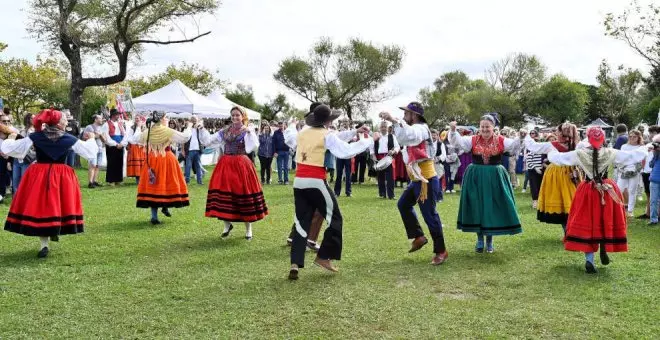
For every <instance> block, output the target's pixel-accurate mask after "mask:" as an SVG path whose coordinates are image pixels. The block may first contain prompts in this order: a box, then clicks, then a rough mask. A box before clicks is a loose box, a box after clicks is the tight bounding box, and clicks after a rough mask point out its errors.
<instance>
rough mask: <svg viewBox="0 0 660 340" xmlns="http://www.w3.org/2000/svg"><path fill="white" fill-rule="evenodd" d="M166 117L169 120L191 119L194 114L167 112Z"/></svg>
mask: <svg viewBox="0 0 660 340" xmlns="http://www.w3.org/2000/svg"><path fill="white" fill-rule="evenodd" d="M165 117H167V118H184V119H185V118H190V117H192V113H190V112H167V113H165Z"/></svg>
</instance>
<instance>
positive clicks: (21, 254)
mask: <svg viewBox="0 0 660 340" xmlns="http://www.w3.org/2000/svg"><path fill="white" fill-rule="evenodd" d="M35 245H38V243H35ZM37 248H38V247H36V246H35V247H34V249H29V250H20V251H17V252H13V253H6V254H2V255H0V262H2V263H3V264H2V266H1V267H6V268H9V267H12V268H18V267H26V266H29V267H34V266H38V265H39V264H41V263H43V262H44V261H47V259H40V258H37V253H38V252H39V250H38V249H37Z"/></svg>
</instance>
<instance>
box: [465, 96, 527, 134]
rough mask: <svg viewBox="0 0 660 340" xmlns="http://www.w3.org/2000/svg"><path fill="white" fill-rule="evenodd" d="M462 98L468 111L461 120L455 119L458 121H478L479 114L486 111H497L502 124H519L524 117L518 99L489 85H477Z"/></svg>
mask: <svg viewBox="0 0 660 340" xmlns="http://www.w3.org/2000/svg"><path fill="white" fill-rule="evenodd" d="M463 100H464V101H465V103H466V104H467V105H468V108H469V112H468V114H467V115H466V117H465V118H464V119H463V120H462V119H458V120H457V121H460V122H464V123H468V122H478V121H479V120H480V118H481V116H483V115H484V114H485V113H488V112H497V113H498V114H499V115H500V118H501V120H502V121H501V124H502V126H504V124H506V125H509V126H515V125H519V124H520V123H521V122H522V121H523V118H524V117H523V115H522V113H521V109H520V105H519V103H518V101H516V100H514V99H513V98H511V97H510V96H508V95H507V94H506V93H504V92H503V91H501V90H498V89H495V88H493V87H491V86H484V87H477V88H475V89H473V90H471V91H470V92H468V93H466V94H465V96H464V98H463ZM504 117H506V121H505V120H504V119H503V118H504Z"/></svg>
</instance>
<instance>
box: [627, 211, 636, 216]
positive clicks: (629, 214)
mask: <svg viewBox="0 0 660 340" xmlns="http://www.w3.org/2000/svg"><path fill="white" fill-rule="evenodd" d="M626 215H627V216H628V217H635V214H634V213H633V212H632V211H629V212H628V213H627V214H626Z"/></svg>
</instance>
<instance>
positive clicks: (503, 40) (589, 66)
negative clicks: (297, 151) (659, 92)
mask: <svg viewBox="0 0 660 340" xmlns="http://www.w3.org/2000/svg"><path fill="white" fill-rule="evenodd" d="M26 3H27V1H25V0H0V8H2V20H1V21H0V23H1V25H2V26H1V27H2V28H0V41H2V42H5V43H7V44H8V45H9V48H8V49H7V50H5V52H3V57H19V58H25V59H28V60H34V59H35V58H36V56H37V55H38V54H40V53H45V52H46V51H45V50H44V49H43V48H42V46H41V44H40V43H39V42H37V41H35V40H33V39H32V38H30V37H29V36H28V34H27V33H26V31H25V27H26V26H27V25H29V20H28V17H27V14H26V13H25V12H24V11H23V10H22V8H23V7H24V6H26ZM628 3H629V2H628V1H627V0H554V1H531V0H498V1H492V0H461V1H446V0H406V1H400V0H333V1H322V0H278V1H274V0H223V1H222V4H221V6H220V8H219V10H218V11H217V13H216V14H215V15H213V16H207V17H204V18H201V19H200V20H199V26H200V28H201V29H202V30H206V29H208V30H211V31H212V33H211V35H209V36H207V37H204V38H201V39H199V40H198V41H196V42H194V43H192V44H182V45H169V46H165V47H158V46H148V47H147V48H146V51H145V53H144V56H143V62H142V63H141V64H140V65H137V66H132V67H131V68H130V70H129V75H130V76H142V75H151V74H155V73H158V72H161V71H163V70H164V69H165V68H166V67H167V66H168V65H170V64H179V63H181V62H183V61H185V62H188V63H198V64H200V65H202V66H204V67H206V68H209V69H211V70H216V69H217V70H218V71H219V76H220V78H222V79H226V80H229V81H230V82H231V83H232V84H233V85H236V84H239V83H242V84H247V85H251V86H252V87H253V89H254V92H255V95H256V97H257V99H258V100H260V101H263V100H265V99H266V98H267V97H271V98H272V97H275V96H276V95H277V93H279V92H282V93H285V94H286V95H287V97H288V98H289V99H290V100H291V101H292V102H293V103H294V104H296V105H297V106H299V107H300V108H304V107H307V106H308V105H309V102H307V101H306V100H304V99H302V98H300V97H299V96H297V95H296V94H295V93H293V92H290V91H288V90H287V89H286V88H285V87H283V86H282V85H279V84H278V83H277V82H276V81H275V80H274V79H273V74H274V73H275V72H276V71H277V68H278V64H279V63H280V61H282V60H283V59H284V58H286V57H289V56H292V55H297V56H306V55H307V54H308V52H309V48H310V47H311V46H312V45H313V44H314V42H316V41H317V40H318V38H319V37H323V36H325V37H330V38H332V39H333V40H334V41H336V42H339V43H341V42H346V41H347V40H348V39H349V38H351V37H358V38H360V39H363V40H367V41H371V42H372V43H375V44H380V45H390V44H396V45H399V46H402V47H403V48H404V49H405V52H406V56H405V58H404V61H403V67H402V68H401V70H400V71H399V72H398V73H397V74H396V75H394V76H392V77H391V78H389V79H388V81H387V82H386V83H385V84H384V85H383V88H385V89H394V90H396V91H398V93H399V95H398V96H396V97H395V98H393V99H391V100H388V101H387V102H383V103H380V104H377V105H374V106H372V109H371V110H370V112H369V115H370V116H372V117H374V116H375V115H377V113H378V112H380V111H381V110H389V111H392V112H394V111H396V110H397V109H396V108H397V107H398V106H404V105H406V104H407V103H408V102H410V101H412V100H416V99H417V94H418V92H419V90H420V89H421V88H424V87H427V86H430V85H431V84H432V83H433V81H434V79H435V78H437V77H438V76H440V75H441V74H443V73H445V72H449V71H453V70H457V69H460V70H463V71H464V72H466V73H467V74H468V75H469V76H470V77H472V78H483V77H484V70H485V69H486V68H488V66H489V65H491V64H492V63H493V62H495V61H497V60H499V59H502V58H503V57H505V56H506V55H508V54H510V53H515V52H523V53H528V54H535V55H537V56H538V57H539V58H540V59H541V61H542V62H543V63H544V64H545V65H547V67H548V73H549V74H550V75H551V74H554V73H563V74H564V75H566V76H567V77H569V78H570V79H572V80H575V81H580V82H583V83H587V84H595V83H596V79H595V77H596V73H597V70H598V65H599V64H600V62H601V60H602V59H607V60H608V62H610V63H611V64H613V65H620V64H623V65H625V66H627V67H633V68H639V69H641V70H642V71H643V72H646V71H647V69H648V67H647V65H646V63H645V62H644V60H643V59H642V58H640V57H638V56H637V55H636V54H634V53H633V52H632V50H631V49H629V48H628V47H627V45H625V44H624V43H623V42H621V41H618V40H615V39H613V38H611V37H607V36H605V34H604V27H603V24H602V22H603V20H604V17H605V14H607V13H609V12H614V13H619V12H622V11H623V9H624V8H625V7H626V6H627V4H628ZM641 3H644V1H641ZM184 27H187V28H186V32H187V33H190V34H192V33H193V32H194V31H193V30H191V27H190V25H186V24H185V23H184ZM167 34H174V33H167ZM176 37H178V36H173V38H176ZM109 71H110V69H108V68H103V67H96V68H94V69H92V70H90V72H94V73H95V74H102V73H103V72H109Z"/></svg>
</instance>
